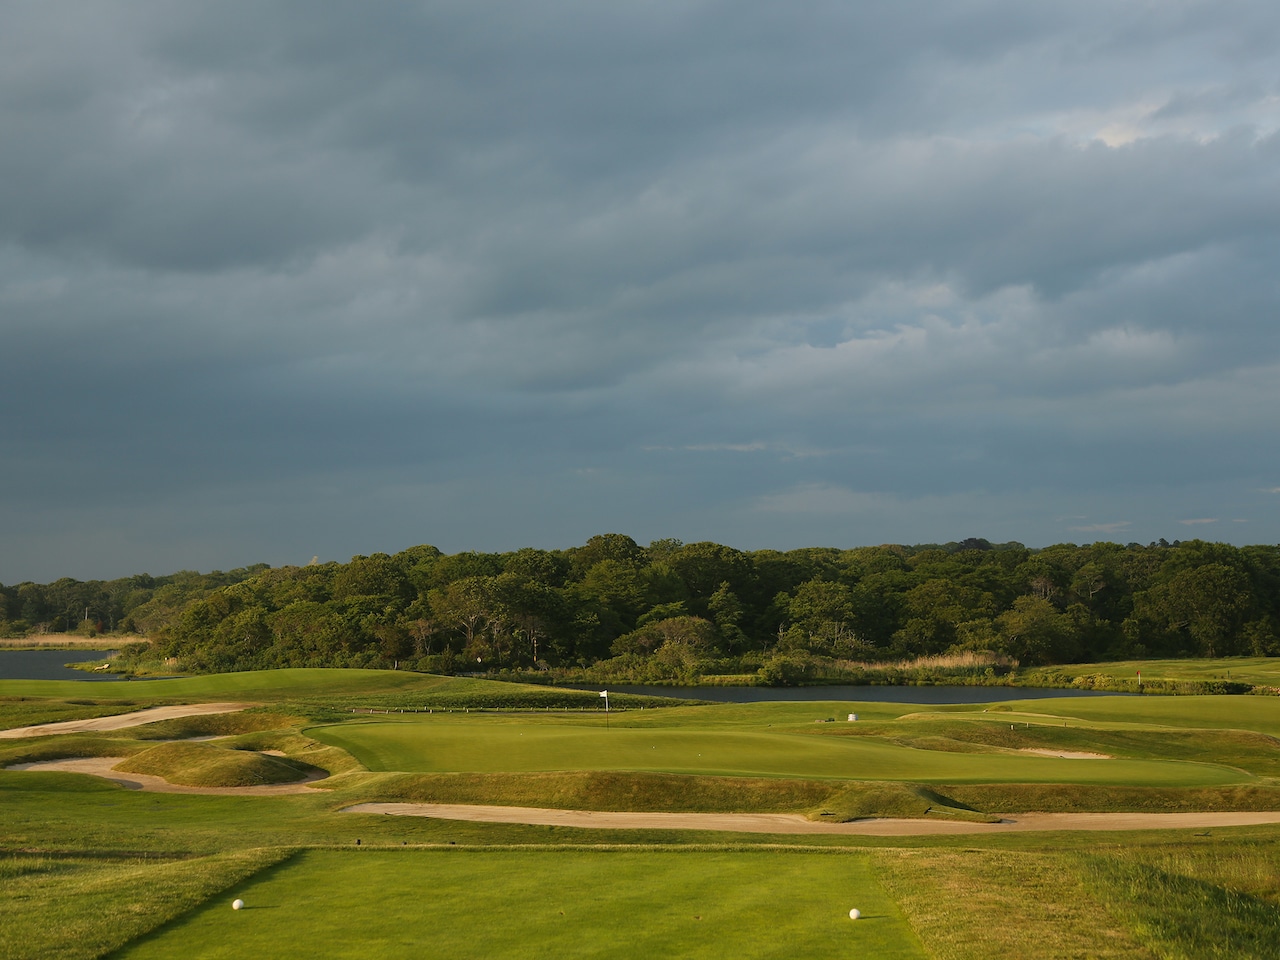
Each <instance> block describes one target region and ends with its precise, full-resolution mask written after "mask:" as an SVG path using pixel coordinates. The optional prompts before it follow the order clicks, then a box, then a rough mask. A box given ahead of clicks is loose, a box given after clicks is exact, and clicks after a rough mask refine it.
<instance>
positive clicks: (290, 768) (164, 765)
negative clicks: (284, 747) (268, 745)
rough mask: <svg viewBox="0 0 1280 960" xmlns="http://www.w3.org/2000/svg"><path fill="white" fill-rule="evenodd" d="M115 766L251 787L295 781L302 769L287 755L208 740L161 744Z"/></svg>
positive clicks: (182, 780) (199, 783)
mask: <svg viewBox="0 0 1280 960" xmlns="http://www.w3.org/2000/svg"><path fill="white" fill-rule="evenodd" d="M116 769H117V770H120V771H121V772H124V773H145V774H150V775H152V776H155V777H163V778H164V779H165V780H167V781H169V782H170V783H176V784H181V785H183V786H188V787H252V786H261V785H263V784H271V783H294V782H296V781H298V780H301V779H302V778H303V777H304V776H306V770H305V768H304V767H303V766H302V765H300V764H299V763H297V762H296V761H293V760H291V759H289V758H287V757H271V756H265V755H263V754H261V753H255V752H252V751H248V750H228V749H226V748H224V747H220V746H214V745H213V744H210V743H161V744H157V745H156V746H154V747H149V748H147V749H145V750H143V751H141V752H140V753H136V754H134V755H133V756H132V757H130V758H128V759H127V760H125V761H124V762H123V763H119V764H117V765H116Z"/></svg>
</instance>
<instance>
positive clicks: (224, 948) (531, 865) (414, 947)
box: [113, 849, 926, 960]
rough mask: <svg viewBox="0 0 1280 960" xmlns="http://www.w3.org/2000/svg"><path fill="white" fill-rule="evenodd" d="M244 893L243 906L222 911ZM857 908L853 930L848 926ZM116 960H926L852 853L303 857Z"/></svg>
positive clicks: (863, 861) (865, 862) (864, 862)
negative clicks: (859, 914)
mask: <svg viewBox="0 0 1280 960" xmlns="http://www.w3.org/2000/svg"><path fill="white" fill-rule="evenodd" d="M236 897H242V898H243V899H244V901H245V903H246V908H245V909H244V910H240V911H233V910H232V909H231V901H232V900H233V899H234V898H236ZM852 907H857V908H858V909H859V910H860V911H861V912H862V919H860V920H858V921H853V920H850V919H849V910H850V908H852ZM113 956H115V957H117V958H120V960H164V958H180V960H219V958H237V960H238V958H242V957H249V956H260V957H272V958H275V960H292V958H299V960H303V958H305V960H312V958H314V957H326V958H333V960H345V958H359V960H369V958H375V957H376V958H378V960H400V958H404V960H419V958H421V957H432V958H436V960H448V958H454V957H457V958H462V957H465V958H473V957H486V958H489V960H500V958H504V957H512V958H521V960H525V958H541V957H547V958H556V960H562V958H565V960H567V958H574V957H607V958H609V960H627V958H645V960H649V958H653V957H674V956H679V957H694V958H696V957H708V958H711V957H715V958H721V957H741V958H767V957H778V958H792V957H805V958H809V960H823V958H828V957H830V958H833V960H834V958H837V957H840V958H844V957H851V956H861V957H876V958H878V960H908V958H909V960H924V958H925V956H926V954H925V953H924V951H923V949H922V947H921V946H920V944H919V941H918V940H917V939H916V937H915V935H914V934H913V933H912V931H911V929H910V928H909V927H908V926H907V924H906V923H905V921H904V920H903V918H902V915H901V913H900V912H899V911H898V908H897V906H896V904H895V903H894V902H893V900H892V899H891V898H890V897H889V896H888V895H887V894H886V893H885V891H884V889H883V888H882V887H881V886H880V883H879V881H878V880H876V878H875V876H874V875H873V873H872V867H871V862H870V860H869V858H867V857H865V856H862V855H859V854H811V853H792V852H785V853H779V852H769V851H760V852H734V853H706V852H677V851H648V852H626V853H624V852H608V851H583V850H556V849H547V850H536V851H510V850H506V851H496V850H490V851H481V850H465V851H464V850H457V851H422V850H408V851H394V852H375V851H359V852H357V851H354V850H352V851H308V852H306V853H304V854H302V855H300V856H299V857H297V858H296V859H294V860H292V861H290V862H289V863H287V864H285V865H282V866H281V867H278V868H275V869H272V870H268V871H265V872H264V873H262V874H260V875H259V876H258V877H257V878H255V879H253V880H250V881H248V882H246V883H243V884H240V885H238V886H236V887H234V888H233V889H231V890H228V891H226V893H225V894H223V895H222V896H220V897H218V898H217V899H215V900H212V901H209V902H208V903H207V904H206V905H205V906H203V907H201V908H199V909H197V910H195V911H193V912H192V913H190V914H188V915H187V916H185V917H183V918H181V919H179V920H177V921H175V922H174V923H171V924H169V925H168V926H166V927H164V928H162V929H161V930H160V931H158V932H157V933H155V934H153V935H151V936H149V937H145V938H143V939H141V940H139V941H136V942H135V943H134V944H131V945H130V946H129V947H127V948H125V949H124V950H122V951H120V952H119V953H117V954H113Z"/></svg>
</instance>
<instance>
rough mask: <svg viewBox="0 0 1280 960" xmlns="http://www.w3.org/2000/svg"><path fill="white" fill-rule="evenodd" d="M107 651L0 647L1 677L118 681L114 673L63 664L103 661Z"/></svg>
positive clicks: (13, 678) (118, 676) (8, 678)
mask: <svg viewBox="0 0 1280 960" xmlns="http://www.w3.org/2000/svg"><path fill="white" fill-rule="evenodd" d="M111 652H112V651H110V650H0V680H87V681H90V682H92V681H94V680H119V679H120V675H119V674H115V673H85V672H84V671H83V670H71V669H69V668H67V667H64V666H63V664H64V663H85V662H86V661H89V660H102V659H103V658H104V657H106V656H107V654H109V653H111Z"/></svg>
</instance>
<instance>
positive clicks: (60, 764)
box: [5, 757, 327, 797]
mask: <svg viewBox="0 0 1280 960" xmlns="http://www.w3.org/2000/svg"><path fill="white" fill-rule="evenodd" d="M124 759H125V758H124V757H77V758H75V759H71V760H43V761H41V762H39V763H15V764H14V765H13V766H11V767H6V768H5V769H6V770H61V771H63V772H66V773H90V774H93V775H94V776H95V777H103V778H105V779H107V780H114V781H115V782H116V783H118V784H120V785H121V786H122V787H124V788H126V789H128V790H145V791H147V792H148V793H205V794H212V795H214V796H223V797H279V796H287V795H289V794H295V793H310V792H311V789H312V788H311V787H310V786H309V784H312V783H315V782H316V781H317V780H323V779H324V778H325V777H326V776H327V774H326V773H324V771H317V772H316V773H314V774H311V775H310V776H308V777H307V778H306V779H305V780H297V781H295V782H293V783H273V784H269V785H265V786H260V787H184V786H181V785H180V784H176V783H170V782H169V781H168V780H165V779H163V778H162V777H153V776H151V775H150V774H147V773H118V772H117V771H116V770H115V769H113V768H114V767H115V765H116V764H117V763H119V762H120V761H122V760H124Z"/></svg>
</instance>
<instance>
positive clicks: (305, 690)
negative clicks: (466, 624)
mask: <svg viewBox="0 0 1280 960" xmlns="http://www.w3.org/2000/svg"><path fill="white" fill-rule="evenodd" d="M484 682H485V681H478V680H465V679H457V678H453V677H437V676H431V675H429V674H422V673H410V672H408V671H403V670H399V671H397V670H326V669H302V668H300V669H289V670H256V671H251V672H246V673H215V674H209V675H207V676H198V677H177V678H174V679H169V680H102V681H95V682H94V683H93V690H92V694H93V696H94V698H95V699H97V700H111V699H115V698H119V699H125V700H133V701H142V700H147V701H151V700H218V699H232V698H247V699H254V698H255V697H256V698H263V699H270V700H273V701H279V700H286V699H288V698H290V697H308V696H352V695H356V694H361V693H370V694H373V693H379V694H385V693H388V692H401V693H410V692H413V693H418V692H427V691H438V690H443V689H451V690H461V689H465V688H467V687H469V686H472V685H475V684H483V683H484ZM85 686H86V684H85V683H84V682H83V681H80V680H0V696H15V697H16V696H23V697H83V696H84V695H85Z"/></svg>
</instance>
